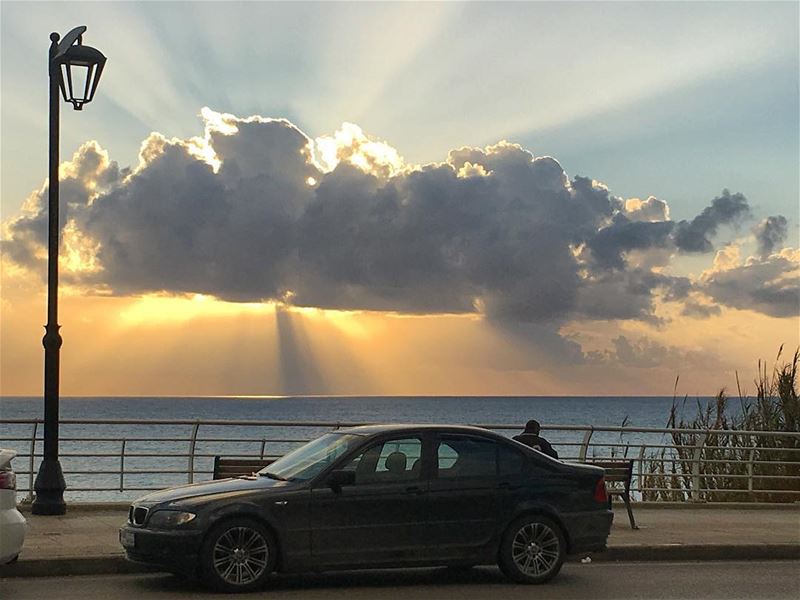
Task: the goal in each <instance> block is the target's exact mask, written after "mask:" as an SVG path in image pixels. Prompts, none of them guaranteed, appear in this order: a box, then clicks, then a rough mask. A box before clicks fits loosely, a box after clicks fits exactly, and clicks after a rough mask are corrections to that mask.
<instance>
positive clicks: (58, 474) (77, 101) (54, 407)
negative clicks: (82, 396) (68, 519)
mask: <svg viewBox="0 0 800 600" xmlns="http://www.w3.org/2000/svg"><path fill="white" fill-rule="evenodd" d="M85 31H86V27H85V26H81V27H76V28H75V29H73V30H72V31H70V32H69V33H68V34H67V35H65V36H64V39H63V40H61V42H60V43H59V38H60V36H59V35H58V34H57V33H51V34H50V54H49V60H48V73H49V76H50V175H49V184H48V254H47V325H45V334H44V338H43V339H42V343H43V344H44V459H43V460H42V462H41V464H40V465H39V472H38V473H37V474H36V482H35V483H34V490H35V491H36V498H35V500H34V501H33V506H32V511H33V514H35V515H63V514H64V513H65V512H67V505H66V504H65V503H64V490H65V489H66V487H67V486H66V483H65V482H64V473H63V472H62V471H61V463H60V462H59V461H58V380H59V352H60V348H61V334H60V333H59V332H58V330H59V328H60V326H59V324H58V234H59V221H58V134H59V131H58V130H59V99H58V91H59V89H60V90H61V93H62V94H63V96H64V100H66V101H67V102H71V103H72V106H73V107H74V108H75V110H82V109H83V105H84V104H87V103H89V102H91V101H92V98H93V97H94V92H95V90H96V89H97V83H98V82H99V81H100V74H101V73H102V72H103V66H104V65H105V64H106V57H105V56H103V54H102V53H101V52H100V51H99V50H96V49H94V48H91V47H89V46H84V45H83V33H84V32H85ZM65 79H66V84H65Z"/></svg>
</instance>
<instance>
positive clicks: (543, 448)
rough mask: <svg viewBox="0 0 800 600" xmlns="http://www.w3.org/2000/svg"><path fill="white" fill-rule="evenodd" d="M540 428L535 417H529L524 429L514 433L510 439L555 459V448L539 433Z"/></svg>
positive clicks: (556, 455) (556, 453) (556, 454)
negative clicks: (517, 433) (516, 433)
mask: <svg viewBox="0 0 800 600" xmlns="http://www.w3.org/2000/svg"><path fill="white" fill-rule="evenodd" d="M540 429H541V426H540V425H539V421H537V420H536V419H531V420H530V421H528V422H527V423H526V424H525V431H523V432H522V433H521V434H519V435H515V436H514V437H513V438H512V439H514V440H516V441H518V442H521V443H523V444H525V445H526V446H530V447H531V448H533V449H534V450H538V451H539V452H541V453H543V454H547V455H548V456H551V457H553V458H556V459H557V458H558V452H556V449H555V448H553V446H551V445H550V442H548V441H547V440H546V439H544V438H543V437H542V436H540V435H539V430H540Z"/></svg>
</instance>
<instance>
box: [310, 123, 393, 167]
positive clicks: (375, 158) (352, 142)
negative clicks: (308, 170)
mask: <svg viewBox="0 0 800 600" xmlns="http://www.w3.org/2000/svg"><path fill="white" fill-rule="evenodd" d="M314 148H315V157H316V160H317V163H318V164H319V166H320V169H321V170H323V171H325V172H329V171H333V170H334V169H335V168H336V165H338V164H339V163H340V162H346V163H350V164H351V165H354V166H356V167H358V168H359V169H361V170H362V171H364V172H365V173H370V174H372V175H375V176H376V177H391V176H392V175H394V174H396V173H398V172H399V171H401V170H402V169H403V165H404V161H403V157H402V156H400V154H399V153H398V152H397V150H396V149H395V148H393V147H392V146H390V145H389V144H387V143H386V142H382V141H379V140H374V139H371V138H370V137H369V136H367V135H366V134H365V133H364V131H363V130H362V129H361V128H360V127H359V126H358V125H356V124H354V123H342V126H341V127H340V128H339V130H338V131H337V132H336V133H334V134H333V135H332V136H320V137H318V138H316V139H315V140H314Z"/></svg>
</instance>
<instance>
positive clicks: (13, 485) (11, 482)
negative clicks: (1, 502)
mask: <svg viewBox="0 0 800 600" xmlns="http://www.w3.org/2000/svg"><path fill="white" fill-rule="evenodd" d="M16 489H17V474H16V473H14V471H0V490H16Z"/></svg>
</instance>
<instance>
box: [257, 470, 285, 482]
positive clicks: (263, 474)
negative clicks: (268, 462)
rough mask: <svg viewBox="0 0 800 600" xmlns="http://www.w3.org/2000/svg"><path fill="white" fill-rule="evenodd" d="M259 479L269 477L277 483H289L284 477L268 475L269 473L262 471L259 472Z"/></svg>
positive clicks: (273, 474)
mask: <svg viewBox="0 0 800 600" xmlns="http://www.w3.org/2000/svg"><path fill="white" fill-rule="evenodd" d="M259 475H261V477H269V478H270V479H275V480H277V481H289V480H288V479H286V477H281V476H280V475H276V474H275V473H270V472H269V471H262V472H259Z"/></svg>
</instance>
